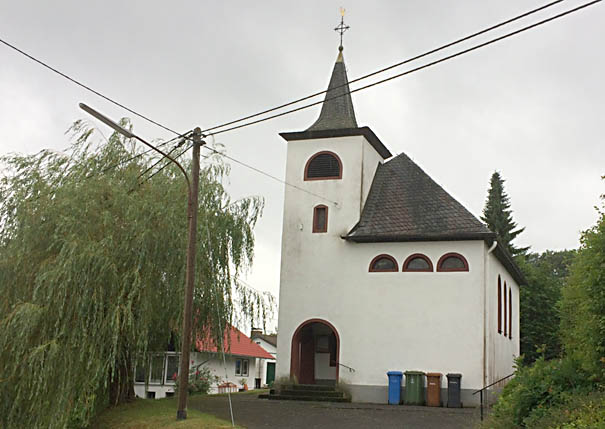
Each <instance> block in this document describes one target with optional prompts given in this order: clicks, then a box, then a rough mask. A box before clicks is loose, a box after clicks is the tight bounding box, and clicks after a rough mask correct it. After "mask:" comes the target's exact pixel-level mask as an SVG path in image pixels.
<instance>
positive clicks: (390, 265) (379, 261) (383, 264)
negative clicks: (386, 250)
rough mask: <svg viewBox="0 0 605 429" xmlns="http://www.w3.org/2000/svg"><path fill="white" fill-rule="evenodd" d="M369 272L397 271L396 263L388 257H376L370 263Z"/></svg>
mask: <svg viewBox="0 0 605 429" xmlns="http://www.w3.org/2000/svg"><path fill="white" fill-rule="evenodd" d="M370 271H371V272H392V271H398V268H397V261H395V258H393V257H392V256H390V255H378V256H376V257H375V258H374V259H372V262H370Z"/></svg>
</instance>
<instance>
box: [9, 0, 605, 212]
mask: <svg viewBox="0 0 605 429" xmlns="http://www.w3.org/2000/svg"><path fill="white" fill-rule="evenodd" d="M561 1H563V0H558V1H555V2H552V3H549V4H547V5H545V6H542V7H540V8H537V9H534V10H532V11H529V12H526V13H524V14H522V15H519V16H518V17H515V18H512V19H510V20H507V21H505V22H503V23H500V24H497V25H495V26H492V27H490V28H488V29H485V30H482V31H480V32H478V33H475V34H473V35H470V36H466V37H465V38H462V39H459V40H457V41H455V42H452V43H450V44H447V45H444V46H442V47H440V48H437V49H435V50H433V51H430V52H429V53H433V52H436V51H438V50H441V49H445V47H448V46H452V45H453V44H456V43H460V42H461V41H463V40H468V39H469V38H471V37H475V36H476V35H479V34H483V33H485V32H487V31H491V30H492V29H494V28H498V27H500V26H502V25H505V24H507V23H510V22H512V21H515V20H517V19H520V18H522V17H525V16H528V15H530V14H532V13H535V12H537V11H539V10H543V9H545V8H547V7H550V6H552V5H554V4H557V3H559V2H561ZM600 1H601V0H594V1H591V2H589V3H585V4H583V5H581V6H578V7H576V8H573V9H570V10H568V11H565V12H563V13H560V14H558V15H555V16H553V17H551V18H547V19H544V20H542V21H539V22H538V23H535V24H532V25H529V26H526V27H523V28H521V29H520V30H516V31H513V32H511V33H508V34H506V35H504V36H500V37H497V38H495V39H492V40H490V41H487V42H484V43H481V44H479V45H475V46H473V47H471V48H468V49H465V50H462V51H459V52H457V53H455V54H452V55H449V56H446V57H444V58H441V59H439V60H436V61H433V62H431V63H428V64H425V65H423V66H420V67H417V68H414V69H411V70H408V71H406V72H403V73H399V74H397V75H394V76H391V77H389V78H386V79H383V80H380V81H378V82H374V83H372V84H369V85H365V86H362V87H360V88H357V89H355V90H352V91H348V92H347V93H345V94H342V95H339V96H336V97H332V98H329V99H326V100H323V101H319V102H315V103H311V104H308V105H305V106H301V107H299V108H296V109H291V110H288V111H286V112H282V113H279V114H275V115H272V116H268V117H266V118H262V119H258V120H255V121H251V122H247V123H244V124H241V125H238V126H234V127H231V128H226V129H223V130H219V131H216V132H214V133H210V134H209V135H217V134H220V133H224V132H228V131H233V130H236V129H240V128H244V127H248V126H250V125H254V124H257V123H260V122H264V121H268V120H270V119H274V118H277V117H281V116H285V115H288V114H290V113H294V112H297V111H300V110H303V109H307V108H310V107H313V106H316V105H318V104H322V103H324V102H326V101H329V100H332V99H336V98H339V97H342V96H346V95H347V94H352V93H354V92H358V91H361V90H363V89H367V88H370V87H372V86H376V85H379V84H382V83H385V82H388V81H390V80H393V79H396V78H399V77H402V76H405V75H408V74H411V73H414V72H416V71H419V70H422V69H425V68H428V67H431V66H433V65H436V64H439V63H441V62H444V61H447V60H450V59H452V58H455V57H457V56H460V55H463V54H466V53H468V52H471V51H474V50H476V49H479V48H482V47H485V46H487V45H490V44H492V43H495V42H498V41H500V40H503V39H506V38H508V37H512V36H514V35H516V34H519V33H522V32H524V31H527V30H529V29H531V28H535V27H538V26H540V25H543V24H545V23H547V22H550V21H553V20H555V19H558V18H561V17H563V16H565V15H568V14H570V13H573V12H576V11H578V10H580V9H583V8H585V7H588V6H591V5H593V4H596V3H599V2H600ZM0 42H2V43H3V44H5V45H6V46H8V47H10V48H12V49H14V50H16V51H17V52H19V53H21V54H23V55H25V56H26V57H28V58H30V59H31V60H33V61H35V62H37V63H39V64H40V65H42V66H44V67H46V68H48V69H50V70H51V71H53V72H55V73H57V74H59V75H60V76H62V77H64V78H66V79H68V80H70V81H71V82H73V83H75V84H77V85H79V86H81V87H83V88H85V89H86V90H88V91H90V92H92V93H94V94H96V95H98V96H100V97H102V98H103V99H105V100H107V101H110V102H111V103H113V104H115V105H117V106H119V107H122V108H124V109H125V110H127V111H128V112H131V113H133V114H135V115H136V116H139V117H140V118H142V119H145V120H147V121H149V122H151V123H153V124H155V125H157V126H159V127H161V128H163V129H165V130H167V131H170V132H172V133H174V134H177V135H179V134H178V133H177V132H176V131H174V130H172V129H170V128H168V127H166V126H164V125H162V124H160V123H158V122H156V121H153V120H151V119H150V118H147V117H146V116H144V115H141V114H139V113H138V112H136V111H134V110H132V109H130V108H128V107H126V106H124V105H122V104H121V103H118V102H117V101H115V100H112V99H111V98H109V97H107V96H105V95H103V94H101V93H100V92H98V91H96V90H94V89H92V88H90V87H88V86H86V85H84V84H82V83H80V82H79V81H77V80H75V79H73V78H71V77H70V76H68V75H66V74H65V73H63V72H60V71H59V70H57V69H55V68H53V67H51V66H49V65H47V64H46V63H44V62H43V61H41V60H38V59H37V58H35V57H33V56H31V55H29V54H27V53H26V52H24V51H22V50H21V49H18V48H17V47H15V46H13V45H11V44H10V43H8V42H6V41H4V40H2V39H0ZM429 53H426V54H422V55H420V56H418V57H417V58H420V57H422V56H425V55H429ZM417 58H414V59H417ZM410 61H413V59H409V60H405V61H403V62H401V63H398V64H396V65H393V66H390V67H387V68H385V69H382V70H379V71H377V72H374V73H372V74H370V75H367V76H363V77H361V78H358V79H356V80H355V81H359V80H361V79H364V78H366V77H369V76H372V75H375V74H377V73H381V72H383V71H386V70H388V69H391V68H393V67H397V66H398V65H401V64H405V63H408V62H410ZM352 82H354V81H352ZM325 92H326V91H323V92H320V93H317V94H314V95H312V96H309V97H306V98H304V99H307V98H310V97H313V96H315V95H319V94H323V93H325ZM301 100H303V99H301ZM301 100H297V101H294V102H292V103H288V104H286V105H291V104H294V103H297V102H299V101H301ZM286 105H283V106H281V107H284V106H286ZM281 107H277V108H273V109H269V110H268V111H267V112H269V111H273V110H276V109H278V108H281ZM261 114H262V113H261ZM258 115H260V114H256V115H251V116H250V117H254V116H258ZM242 120H244V119H239V120H237V121H232V122H230V123H235V122H240V121H242ZM222 126H225V124H223V125H222ZM222 126H220V127H222ZM215 128H219V126H217V127H213V128H212V129H215ZM179 136H183V137H185V138H186V139H189V137H187V136H185V135H179ZM206 148H207V149H209V150H212V151H213V152H215V153H217V154H219V155H221V156H224V157H225V158H227V159H229V160H231V161H233V162H236V163H238V164H240V165H242V166H245V167H247V168H249V169H251V170H253V171H255V172H257V173H259V174H262V175H264V176H267V177H269V178H271V179H273V180H276V181H278V182H280V183H283V184H285V185H287V186H291V187H293V188H295V189H298V190H300V191H303V192H306V193H309V194H311V195H314V196H317V197H319V198H322V199H324V200H327V201H330V202H332V203H334V204H336V205H337V204H338V203H337V202H335V201H331V200H329V199H327V198H325V197H323V196H321V195H318V194H315V193H312V192H310V191H307V190H306V189H303V188H300V187H298V186H296V185H293V184H290V183H288V182H286V181H285V180H282V179H279V178H278V177H275V176H273V175H271V174H269V173H266V172H264V171H262V170H260V169H258V168H256V167H253V166H251V165H249V164H246V163H245V162H242V161H239V160H237V159H235V158H233V157H231V156H228V155H226V154H224V153H221V152H219V151H216V150H215V149H212V148H208V147H206ZM179 156H180V155H179ZM162 168H164V167H162ZM160 170H161V169H160ZM155 174H157V172H156V173H155ZM151 177H153V175H152V176H151ZM147 180H148V179H147Z"/></svg>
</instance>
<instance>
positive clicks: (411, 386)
mask: <svg viewBox="0 0 605 429" xmlns="http://www.w3.org/2000/svg"><path fill="white" fill-rule="evenodd" d="M424 375H425V374H424V372H422V371H406V372H405V397H404V400H403V403H404V404H406V405H424Z"/></svg>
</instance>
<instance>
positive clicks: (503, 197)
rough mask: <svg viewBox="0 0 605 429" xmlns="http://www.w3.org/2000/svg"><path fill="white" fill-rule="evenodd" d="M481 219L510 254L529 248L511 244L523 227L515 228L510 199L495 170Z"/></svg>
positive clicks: (521, 252)
mask: <svg viewBox="0 0 605 429" xmlns="http://www.w3.org/2000/svg"><path fill="white" fill-rule="evenodd" d="M481 220H482V221H483V222H485V223H486V224H487V226H488V228H489V229H490V230H492V231H493V232H495V233H496V236H497V240H498V243H500V244H501V245H502V246H504V247H505V248H506V249H507V250H508V251H509V252H510V254H511V255H513V256H515V255H523V254H525V252H527V250H528V249H529V247H522V248H519V247H515V246H514V245H513V244H512V241H513V240H514V239H515V238H516V237H517V236H518V235H519V234H521V233H522V232H523V231H524V230H525V228H519V229H516V230H515V228H516V227H517V223H516V222H514V221H513V215H512V210H511V209H510V200H509V198H508V195H507V194H506V192H505V191H504V179H503V178H502V176H500V173H498V172H497V171H494V174H492V178H491V179H490V188H489V191H488V194H487V200H486V202H485V207H484V208H483V216H481Z"/></svg>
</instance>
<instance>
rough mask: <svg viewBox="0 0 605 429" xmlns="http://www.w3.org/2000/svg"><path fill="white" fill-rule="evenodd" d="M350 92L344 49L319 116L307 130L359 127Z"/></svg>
mask: <svg viewBox="0 0 605 429" xmlns="http://www.w3.org/2000/svg"><path fill="white" fill-rule="evenodd" d="M348 92H349V80H348V79H347V70H346V68H345V63H344V58H343V56H342V51H341V52H339V53H338V58H337V59H336V63H335V64H334V69H333V70H332V77H331V78H330V84H329V85H328V92H326V96H325V98H324V103H323V104H322V105H321V113H320V114H319V118H318V119H317V121H315V123H314V124H313V125H311V126H310V127H309V128H308V129H307V131H320V130H335V129H341V128H357V120H356V119H355V111H354V110H353V101H352V100H351V94H349V93H348Z"/></svg>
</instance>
